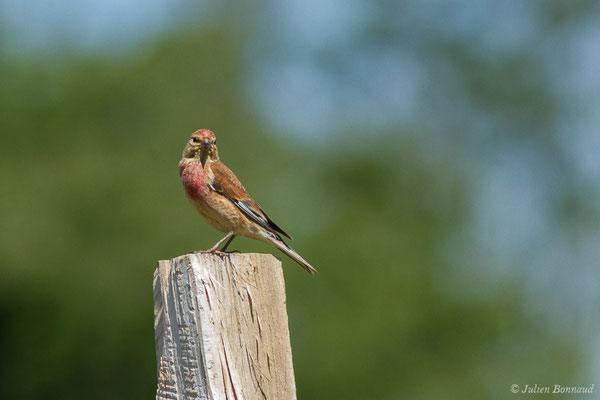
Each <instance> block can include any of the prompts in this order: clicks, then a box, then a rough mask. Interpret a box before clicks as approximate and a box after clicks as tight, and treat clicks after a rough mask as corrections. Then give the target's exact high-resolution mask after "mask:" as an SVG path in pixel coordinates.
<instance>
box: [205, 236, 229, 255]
mask: <svg viewBox="0 0 600 400" xmlns="http://www.w3.org/2000/svg"><path fill="white" fill-rule="evenodd" d="M232 236H235V235H234V234H233V232H229V233H228V234H227V235H225V236H224V237H223V239H221V240H219V241H218V242H217V243H215V245H214V246H213V247H211V248H210V249H208V250H206V251H205V252H204V253H215V252H216V251H217V249H218V248H219V246H220V245H221V243H223V242H224V241H226V240H227V239H230V238H231V239H233V238H232ZM227 244H229V242H228V243H227ZM225 247H227V245H225Z"/></svg>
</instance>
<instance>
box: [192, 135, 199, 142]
mask: <svg viewBox="0 0 600 400" xmlns="http://www.w3.org/2000/svg"><path fill="white" fill-rule="evenodd" d="M199 141H200V139H198V138H197V137H196V136H194V137H192V142H193V143H198V142H199Z"/></svg>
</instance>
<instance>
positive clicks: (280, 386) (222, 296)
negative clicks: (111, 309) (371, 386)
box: [154, 254, 296, 400]
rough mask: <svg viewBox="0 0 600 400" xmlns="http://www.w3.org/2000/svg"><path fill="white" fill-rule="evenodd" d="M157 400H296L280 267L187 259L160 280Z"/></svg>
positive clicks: (262, 257)
mask: <svg viewBox="0 0 600 400" xmlns="http://www.w3.org/2000/svg"><path fill="white" fill-rule="evenodd" d="M154 317H155V320H154V330H155V339H156V358H157V364H158V388H157V391H156V398H157V399H159V400H162V399H186V400H187V399H210V400H220V399H231V400H242V399H245V400H253V399H261V400H264V399H268V400H287V399H296V386H295V382H294V370H293V365H292V350H291V346H290V336H289V330H288V320H287V313H286V307H285V285H284V280H283V272H282V268H281V261H279V260H278V259H277V258H275V257H274V256H272V255H270V254H227V255H224V256H219V255H216V254H187V255H184V256H181V257H177V258H174V259H172V260H163V261H159V262H158V268H157V269H156V271H155V273H154Z"/></svg>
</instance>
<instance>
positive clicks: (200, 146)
mask: <svg viewBox="0 0 600 400" xmlns="http://www.w3.org/2000/svg"><path fill="white" fill-rule="evenodd" d="M183 157H184V158H198V159H200V161H201V162H202V165H204V163H205V162H206V160H208V159H211V160H218V159H219V152H218V150H217V138H216V137H215V134H214V133H212V131H209V130H208V129H199V130H197V131H196V132H194V133H192V137H191V138H190V140H188V142H187V144H186V145H185V148H184V149H183Z"/></svg>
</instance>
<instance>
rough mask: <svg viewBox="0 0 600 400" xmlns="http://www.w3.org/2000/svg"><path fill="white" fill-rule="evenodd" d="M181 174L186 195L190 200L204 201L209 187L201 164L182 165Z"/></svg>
mask: <svg viewBox="0 0 600 400" xmlns="http://www.w3.org/2000/svg"><path fill="white" fill-rule="evenodd" d="M179 174H180V175H181V182H182V183H183V188H184V189H185V193H186V194H187V196H188V197H189V198H190V199H192V200H203V199H205V198H206V195H207V192H208V186H207V181H206V175H205V174H204V171H203V170H202V165H201V164H200V163H191V162H188V163H184V162H182V163H180V165H179Z"/></svg>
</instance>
